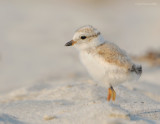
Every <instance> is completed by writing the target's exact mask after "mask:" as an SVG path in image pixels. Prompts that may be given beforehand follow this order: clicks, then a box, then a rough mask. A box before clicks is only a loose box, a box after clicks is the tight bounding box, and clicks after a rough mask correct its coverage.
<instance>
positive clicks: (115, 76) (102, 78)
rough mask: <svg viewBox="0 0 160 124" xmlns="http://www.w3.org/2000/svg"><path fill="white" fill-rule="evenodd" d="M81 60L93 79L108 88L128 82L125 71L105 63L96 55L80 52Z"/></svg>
mask: <svg viewBox="0 0 160 124" xmlns="http://www.w3.org/2000/svg"><path fill="white" fill-rule="evenodd" d="M80 59H81V61H82V63H83V64H84V65H85V67H86V68H87V70H88V72H89V74H90V75H91V76H92V77H93V79H95V80H96V81H98V82H102V83H105V84H106V85H107V86H110V85H112V86H114V85H117V84H119V83H122V82H124V81H126V80H128V75H127V74H126V70H125V69H123V68H121V67H118V66H116V65H112V64H110V63H107V62H105V61H104V60H103V59H102V58H100V57H99V56H98V55H96V54H95V55H94V54H90V53H88V52H86V51H83V52H80Z"/></svg>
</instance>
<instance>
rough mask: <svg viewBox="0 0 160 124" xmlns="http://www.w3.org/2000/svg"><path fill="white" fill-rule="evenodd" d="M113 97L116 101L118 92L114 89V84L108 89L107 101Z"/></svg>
mask: <svg viewBox="0 0 160 124" xmlns="http://www.w3.org/2000/svg"><path fill="white" fill-rule="evenodd" d="M111 98H112V101H115V99H116V92H115V91H114V89H113V87H112V86H111V87H110V88H109V89H108V97H107V101H110V100H111Z"/></svg>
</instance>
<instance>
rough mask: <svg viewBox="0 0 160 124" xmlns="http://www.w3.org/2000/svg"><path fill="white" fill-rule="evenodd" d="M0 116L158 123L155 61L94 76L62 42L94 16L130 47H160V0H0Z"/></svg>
mask: <svg viewBox="0 0 160 124" xmlns="http://www.w3.org/2000/svg"><path fill="white" fill-rule="evenodd" d="M0 16H1V20H0V27H1V30H0V58H1V59H0V93H1V95H0V124H1V123H2V124H35V123H36V124H44V123H47V124H50V123H51V124H53V123H54V124H72V123H73V124H90V123H93V124H94V123H95V124H98V123H101V124H125V123H126V124H135V123H136V124H137V123H138V124H148V123H149V124H154V123H160V90H159V89H160V83H159V80H160V76H159V74H160V67H150V66H149V65H147V64H145V63H141V64H142V65H143V68H144V71H143V75H142V77H141V78H140V80H139V81H135V82H128V83H126V84H124V85H121V86H118V87H116V88H115V90H116V92H117V100H116V101H115V102H109V103H108V102H107V101H106V96H107V88H106V87H105V86H104V85H103V84H97V83H96V82H94V81H93V80H92V79H91V78H90V77H89V76H88V74H87V72H86V70H85V68H84V67H83V66H82V65H81V63H80V62H79V58H78V53H77V51H76V50H75V49H73V48H66V47H64V44H65V43H66V42H67V41H69V40H70V39H71V38H72V35H73V33H74V31H75V29H76V28H78V27H80V26H83V25H86V24H91V25H93V26H95V27H97V28H98V29H99V30H100V31H101V32H102V34H103V36H104V37H105V39H107V40H110V41H113V42H115V43H116V44H118V45H119V46H120V47H121V48H123V49H125V50H126V51H127V52H129V54H131V55H141V54H143V53H145V52H146V50H147V49H148V48H156V49H158V48H159V47H160V38H159V32H158V31H160V25H159V22H160V5H159V2H157V1H152V2H151V3H148V4H147V3H144V2H143V1H130V2H126V1H124V2H116V3H112V2H104V1H101V4H97V3H96V2H93V3H92V2H91V1H87V3H85V4H84V3H83V2H80V1H77V3H76V4H75V3H74V2H73V1H66V2H63V1H60V2H58V3H57V1H46V2H42V1H41V2H38V1H26V2H24V1H23V2H22V1H12V2H11V1H0Z"/></svg>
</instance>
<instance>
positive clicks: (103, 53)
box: [65, 25, 142, 101]
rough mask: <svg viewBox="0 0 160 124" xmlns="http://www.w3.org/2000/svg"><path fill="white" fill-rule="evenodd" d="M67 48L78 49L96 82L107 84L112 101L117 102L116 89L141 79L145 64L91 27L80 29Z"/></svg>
mask: <svg viewBox="0 0 160 124" xmlns="http://www.w3.org/2000/svg"><path fill="white" fill-rule="evenodd" d="M65 46H75V47H76V48H77V49H78V51H79V54H80V59H81V61H82V63H83V64H84V66H85V67H86V68H87V70H88V72H89V74H90V75H91V76H92V77H93V79H95V80H96V81H98V82H102V83H105V85H106V86H107V87H108V96H107V100H108V101H110V100H111V99H112V101H115V99H116V92H115V90H114V88H113V87H114V86H116V85H119V84H121V83H123V82H126V81H131V80H134V79H138V78H139V77H140V76H141V74H142V66H141V65H136V64H135V63H134V62H133V61H132V60H131V58H130V57H129V56H128V55H127V53H126V52H125V51H124V50H122V49H120V48H119V47H118V46H117V45H116V44H114V43H112V42H109V41H106V40H104V38H103V36H102V34H101V33H100V32H99V31H98V30H97V29H96V28H94V27H93V26H91V25H87V26H83V27H81V28H79V29H77V30H76V31H75V34H74V36H73V39H72V40H71V41H69V42H67V43H66V44H65Z"/></svg>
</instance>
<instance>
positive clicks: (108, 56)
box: [96, 42, 133, 69]
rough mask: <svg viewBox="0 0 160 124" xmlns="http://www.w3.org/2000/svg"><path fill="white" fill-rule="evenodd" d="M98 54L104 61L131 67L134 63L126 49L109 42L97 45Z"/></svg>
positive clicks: (127, 67)
mask: <svg viewBox="0 0 160 124" xmlns="http://www.w3.org/2000/svg"><path fill="white" fill-rule="evenodd" d="M96 54H98V55H99V56H100V57H102V58H103V59H104V61H106V62H108V63H111V64H114V65H117V66H119V67H125V68H126V69H130V68H131V67H132V65H133V63H132V61H131V59H130V58H129V57H128V55H127V54H126V52H125V51H124V50H121V49H120V48H119V47H118V46H117V45H115V44H113V43H110V42H107V43H104V44H101V45H99V46H97V47H96Z"/></svg>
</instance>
